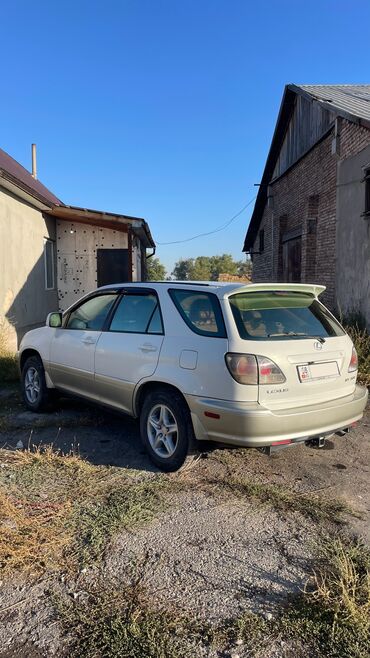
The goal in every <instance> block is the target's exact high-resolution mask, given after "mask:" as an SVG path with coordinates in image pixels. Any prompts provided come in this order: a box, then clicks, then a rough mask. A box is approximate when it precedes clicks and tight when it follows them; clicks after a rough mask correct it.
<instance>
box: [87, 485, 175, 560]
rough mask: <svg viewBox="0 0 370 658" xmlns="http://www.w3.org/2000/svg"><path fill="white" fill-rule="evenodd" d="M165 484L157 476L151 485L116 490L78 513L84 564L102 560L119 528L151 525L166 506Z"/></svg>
mask: <svg viewBox="0 0 370 658" xmlns="http://www.w3.org/2000/svg"><path fill="white" fill-rule="evenodd" d="M166 488H167V487H166V481H165V479H164V478H161V477H157V478H154V479H153V480H150V481H149V482H141V483H138V484H131V486H129V487H125V488H120V489H113V490H111V491H110V492H109V493H108V495H107V496H106V497H105V498H104V499H103V500H98V501H97V502H95V503H94V504H93V505H89V506H86V507H84V508H83V509H77V510H76V513H77V514H76V534H78V544H79V557H80V562H81V563H82V564H83V565H84V564H87V563H89V562H91V561H95V560H97V559H99V558H100V557H101V556H102V554H103V552H104V549H105V546H106V545H107V543H108V541H109V540H110V538H111V537H112V536H113V535H114V534H115V533H116V532H117V531H118V530H119V529H120V528H130V529H132V528H135V527H138V526H141V525H143V524H146V523H150V521H152V520H153V518H154V517H155V516H157V515H158V514H159V513H160V512H161V511H162V510H164V509H165V508H166V507H167V505H166V504H165V498H164V494H165V492H166Z"/></svg>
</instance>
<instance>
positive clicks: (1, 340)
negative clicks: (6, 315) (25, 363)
mask: <svg viewBox="0 0 370 658" xmlns="http://www.w3.org/2000/svg"><path fill="white" fill-rule="evenodd" d="M9 345H10V341H9V330H8V328H7V327H6V325H5V322H4V321H1V320H0V384H3V383H8V382H13V381H16V380H18V379H19V373H18V364H17V359H16V355H15V353H14V351H13V350H11V348H10V346H9Z"/></svg>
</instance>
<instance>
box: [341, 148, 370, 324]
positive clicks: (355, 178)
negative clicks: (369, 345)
mask: <svg viewBox="0 0 370 658" xmlns="http://www.w3.org/2000/svg"><path fill="white" fill-rule="evenodd" d="M364 167H367V168H369V167H370V145H369V146H368V147H367V148H365V149H363V150H362V151H360V153H358V154H357V155H354V156H352V157H350V158H347V159H346V160H343V161H341V162H339V163H338V178H337V234H336V243H337V261H336V272H335V275H336V297H337V306H338V309H339V310H340V312H341V313H342V314H344V315H346V314H350V313H361V314H362V315H363V316H364V317H365V319H366V321H367V324H368V327H369V329H370V218H369V217H367V218H366V217H364V216H363V213H364V210H365V183H364V181H363V178H364V169H363V168H364Z"/></svg>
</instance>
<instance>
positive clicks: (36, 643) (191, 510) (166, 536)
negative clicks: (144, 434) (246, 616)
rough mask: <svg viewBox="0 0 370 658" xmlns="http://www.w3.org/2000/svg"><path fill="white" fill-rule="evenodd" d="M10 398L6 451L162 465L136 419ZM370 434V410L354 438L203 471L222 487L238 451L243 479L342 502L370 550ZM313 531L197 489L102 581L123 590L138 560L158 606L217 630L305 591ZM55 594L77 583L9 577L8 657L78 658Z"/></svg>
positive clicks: (220, 455) (140, 537)
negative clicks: (32, 410) (42, 449)
mask: <svg viewBox="0 0 370 658" xmlns="http://www.w3.org/2000/svg"><path fill="white" fill-rule="evenodd" d="M12 396H13V393H10V397H9V393H6V392H5V393H4V392H1V391H0V400H2V404H3V403H4V399H6V398H7V397H9V400H10V402H12V405H13V409H12V411H11V413H10V414H9V415H8V417H7V424H6V426H5V428H3V429H2V430H1V431H0V445H1V446H2V447H10V448H14V447H15V445H16V444H17V442H18V441H22V443H23V444H24V445H25V446H26V445H27V444H28V442H29V440H30V438H31V441H32V442H35V443H50V442H53V443H54V444H55V446H56V447H60V448H61V449H62V450H64V451H66V452H67V451H69V450H70V449H71V447H76V445H77V444H78V446H79V449H80V453H81V455H82V456H83V457H84V458H86V459H88V460H90V461H91V462H92V463H95V464H112V465H115V466H119V467H124V468H128V469H130V470H131V471H132V472H134V473H137V474H138V475H140V477H153V473H154V472H155V471H156V469H155V468H154V467H153V466H152V465H151V463H150V462H149V460H148V459H147V457H146V454H145V452H144V451H143V449H142V446H141V444H140V440H139V436H138V425H137V423H136V422H135V421H133V420H130V419H126V418H124V417H121V416H118V415H115V414H111V413H107V412H100V411H96V410H95V409H92V408H91V407H86V406H85V405H81V404H80V403H78V402H74V401H70V400H62V401H61V403H60V407H59V410H58V411H57V412H55V413H52V414H47V415H39V416H38V415H36V416H35V415H34V414H29V413H28V412H25V411H24V408H23V407H22V405H19V406H18V403H16V402H15V403H14V400H13V397H12ZM13 403H14V404H13ZM0 428H1V425H0ZM31 430H32V436H31V437H30V432H31ZM369 438H370V407H368V409H367V413H366V414H365V417H364V419H363V421H362V422H361V423H360V424H359V425H358V427H357V428H356V429H354V430H353V432H351V433H350V434H349V435H348V436H347V437H344V438H339V437H335V439H334V440H332V441H329V442H328V444H327V447H326V449H323V450H314V449H311V448H305V447H296V448H292V449H286V450H282V451H281V452H278V453H276V454H275V455H274V456H272V457H266V456H265V455H263V454H261V453H260V452H258V451H256V450H244V451H243V450H240V449H238V450H221V449H212V448H207V452H206V454H205V457H206V459H205V460H202V462H201V464H202V469H203V471H202V472H204V474H205V475H207V476H208V477H211V478H214V479H215V480H217V478H218V477H219V476H220V475H221V473H222V474H223V476H224V475H225V471H226V472H227V469H228V468H230V466H228V456H230V455H231V456H232V457H234V456H236V457H237V467H238V475H241V476H243V477H246V478H248V479H253V480H255V481H259V482H263V483H269V484H279V485H282V486H286V487H287V488H289V489H294V490H295V491H297V493H303V492H305V493H308V492H311V491H312V492H317V491H319V492H324V495H326V496H329V497H335V498H338V497H339V498H343V499H344V500H345V501H347V502H348V503H349V504H350V505H351V506H352V507H353V508H354V509H356V510H357V511H359V512H360V513H361V515H362V516H361V518H359V519H356V518H353V517H350V518H349V519H348V521H349V525H350V529H352V530H354V531H355V532H357V533H359V534H360V535H361V536H362V537H363V538H364V539H365V541H367V542H368V543H369V544H370V523H369V521H370V477H369V473H370V451H369ZM230 463H233V464H234V461H233V460H232V461H231V462H230ZM194 468H197V467H196V466H195V467H194ZM314 535H315V528H314V526H313V525H312V524H310V523H309V522H308V521H307V520H304V519H303V518H301V517H300V516H299V515H298V514H295V513H290V514H288V515H285V516H284V515H281V514H277V513H276V512H274V511H273V510H271V509H270V508H268V507H266V506H262V505H260V504H258V503H253V504H246V503H240V502H235V501H231V500H228V501H227V502H223V503H222V504H221V502H220V500H219V499H218V498H216V497H213V496H211V495H206V494H204V493H200V492H198V491H197V490H193V491H192V490H190V491H189V492H188V493H181V494H178V495H177V496H176V498H174V500H173V501H171V505H170V506H169V509H168V511H167V512H166V513H164V514H162V515H161V516H160V517H159V518H158V519H157V520H156V521H154V522H153V523H152V524H151V525H148V526H146V527H144V528H142V529H140V530H137V531H135V532H131V533H128V532H123V533H121V534H120V535H119V536H118V537H116V539H115V541H114V542H113V543H112V545H111V547H110V550H109V552H108V554H107V556H106V561H105V564H103V566H102V569H103V576H104V575H106V576H107V577H113V576H114V578H115V579H118V581H119V582H122V583H125V582H127V579H128V574H129V573H130V570H131V569H132V566H133V565H135V564H140V565H141V568H142V577H143V581H144V583H145V585H146V587H147V588H148V590H149V592H150V595H151V597H152V598H153V602H157V603H158V604H159V605H162V604H164V605H172V606H174V607H176V608H179V609H183V610H185V611H187V612H190V614H192V615H194V616H195V617H198V618H199V619H206V620H208V621H212V622H217V621H220V620H223V619H225V618H228V617H231V616H233V615H236V614H239V613H240V612H242V611H244V610H248V609H250V610H252V611H255V612H259V613H261V614H263V615H265V616H267V617H268V616H269V615H270V614H272V615H274V613H275V610H276V607H277V606H278V605H279V603H281V602H282V601H283V600H284V599H285V598H286V596H287V595H288V594H289V593H293V592H296V591H298V589H299V588H300V587H302V585H303V583H304V581H305V579H306V577H307V573H308V570H309V568H310V566H311V548H312V540H313V539H314ZM55 586H57V587H59V588H61V589H62V590H63V591H64V592H67V586H66V585H63V584H61V583H58V582H56V579H53V578H52V576H51V575H49V576H48V578H47V579H44V580H43V581H42V582H39V583H33V584H32V583H27V582H21V581H18V582H11V583H9V582H6V583H5V582H4V583H3V582H1V580H0V658H48V657H49V656H50V657H54V656H55V657H57V658H62V656H63V658H64V657H66V656H68V651H67V650H66V649H65V648H63V646H64V644H63V641H62V636H61V631H60V629H59V625H58V623H57V621H56V620H55V617H54V613H53V608H52V605H51V603H50V598H49V591H50V588H51V587H52V588H53V587H55ZM81 587H84V584H83V582H82V583H81ZM233 654H234V655H235V657H236V656H240V658H244V657H245V658H247V656H249V654H247V653H246V652H245V651H244V649H243V647H242V646H237V647H234V648H230V653H229V658H230V656H231V655H233ZM204 655H205V654H204ZM208 655H209V657H210V658H214V657H213V654H211V653H209V654H208ZM226 656H227V654H226V655H225V658H226ZM298 656H303V657H304V658H309V657H308V656H305V654H304V653H301V650H300V648H299V647H296V648H294V647H291V646H288V645H283V644H281V643H278V644H277V645H276V646H270V647H269V652H268V654H265V655H262V654H261V655H260V654H259V655H258V658H293V657H294V658H298Z"/></svg>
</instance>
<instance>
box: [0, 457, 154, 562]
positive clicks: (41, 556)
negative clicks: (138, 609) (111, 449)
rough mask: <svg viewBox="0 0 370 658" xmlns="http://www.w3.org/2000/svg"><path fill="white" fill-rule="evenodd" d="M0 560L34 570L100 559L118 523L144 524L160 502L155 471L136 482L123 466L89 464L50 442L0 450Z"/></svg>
mask: <svg viewBox="0 0 370 658" xmlns="http://www.w3.org/2000/svg"><path fill="white" fill-rule="evenodd" d="M0 463H1V468H0V505H1V512H0V567H1V569H2V570H3V571H4V572H7V573H10V572H12V571H14V570H24V571H27V572H31V571H32V572H34V573H37V572H40V571H43V570H45V569H49V568H51V567H53V568H58V567H62V566H63V568H64V569H68V568H69V569H76V568H79V567H80V566H81V564H82V563H83V564H88V563H90V562H91V561H94V560H97V559H99V558H100V557H101V556H102V555H103V553H104V550H105V547H106V545H107V543H108V542H109V540H110V538H111V537H112V536H113V534H114V532H116V531H117V530H118V529H119V528H121V527H122V528H123V527H126V528H131V527H134V526H136V525H139V524H142V523H147V522H149V521H151V519H153V518H154V516H155V515H156V514H158V513H159V512H160V511H161V509H162V508H163V497H164V496H165V493H166V487H165V481H164V479H163V478H162V477H161V476H158V477H155V478H153V479H151V480H148V481H144V482H137V481H135V480H134V479H133V478H132V476H130V475H129V474H128V472H127V471H125V470H124V469H118V468H111V467H101V466H100V467H99V466H93V465H92V464H90V463H89V462H87V461H84V460H83V459H81V458H80V457H79V456H78V455H76V454H73V453H70V454H68V455H62V454H61V453H60V452H58V451H55V450H54V449H53V447H52V446H46V447H45V448H30V449H28V450H25V451H15V452H11V451H6V450H0Z"/></svg>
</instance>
